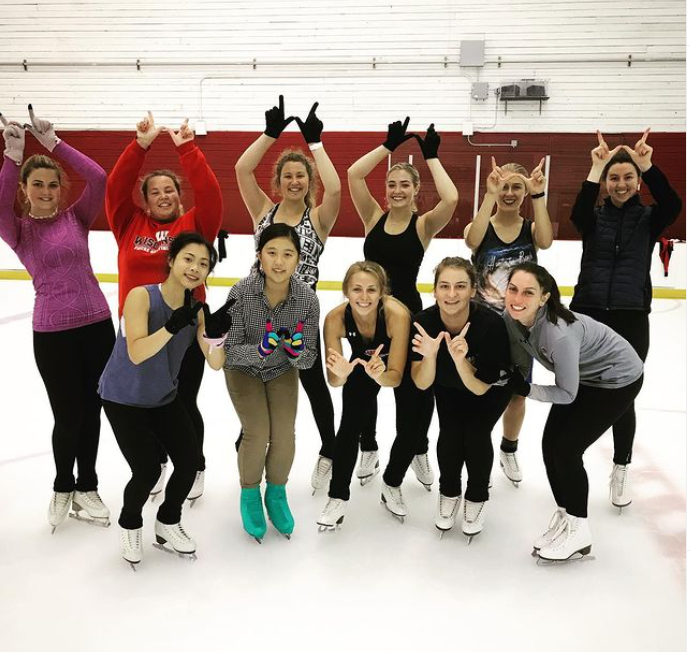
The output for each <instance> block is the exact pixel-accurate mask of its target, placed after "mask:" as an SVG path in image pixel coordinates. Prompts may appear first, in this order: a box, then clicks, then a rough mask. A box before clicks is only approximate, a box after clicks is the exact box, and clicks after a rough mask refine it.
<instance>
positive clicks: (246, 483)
mask: <svg viewBox="0 0 690 652" xmlns="http://www.w3.org/2000/svg"><path fill="white" fill-rule="evenodd" d="M225 382H226V384H227V386H228V392H229V393H230V398H231V399H232V404H233V405H234V406H235V412H237V416H238V417H239V418H240V422H241V423H242V432H243V435H242V443H241V444H240V450H239V454H238V456H237V465H238V467H239V470H240V485H241V486H242V487H244V488H249V487H258V486H259V485H260V484H261V480H262V478H263V475H264V468H265V469H266V480H267V481H268V482H270V483H271V484H286V483H287V480H288V475H290V469H291V468H292V460H293V459H294V457H295V417H296V415H297V393H298V388H299V384H298V373H297V370H296V369H290V370H289V371H286V372H285V373H284V374H282V375H280V376H278V378H274V379H273V380H269V381H268V382H266V383H265V382H264V381H263V380H261V378H254V377H252V376H248V375H247V374H245V373H244V372H242V371H238V370H236V369H232V370H230V371H228V370H225Z"/></svg>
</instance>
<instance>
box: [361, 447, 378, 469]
mask: <svg viewBox="0 0 690 652" xmlns="http://www.w3.org/2000/svg"><path fill="white" fill-rule="evenodd" d="M378 458H379V452H378V451H362V462H361V463H360V467H361V468H363V469H367V470H369V467H372V468H373V467H374V465H375V464H376V462H377V461H378Z"/></svg>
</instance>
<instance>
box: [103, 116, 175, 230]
mask: <svg viewBox="0 0 690 652" xmlns="http://www.w3.org/2000/svg"><path fill="white" fill-rule="evenodd" d="M163 129H164V127H156V124H155V122H154V119H153V114H152V113H151V111H149V112H148V117H146V118H144V119H143V120H141V121H140V122H138V123H137V136H136V139H135V140H133V141H132V142H131V143H130V144H129V145H127V147H125V149H124V151H123V152H122V154H120V158H118V159H117V162H116V163H115V166H114V167H113V169H112V170H111V171H110V174H109V175H108V181H107V183H106V187H105V216H106V218H107V220H108V226H109V227H110V230H111V231H112V232H113V234H114V235H115V239H116V240H118V241H119V240H120V239H121V237H122V236H123V235H124V232H125V230H126V229H127V226H128V224H129V222H130V221H131V219H132V217H133V216H134V213H135V211H136V210H137V205H136V204H135V203H134V200H133V199H132V193H133V192H134V189H135V187H136V184H137V179H138V178H139V174H140V172H141V168H142V166H143V165H144V159H145V157H146V151H147V150H148V148H149V147H150V146H151V143H153V141H154V140H155V139H156V138H157V137H158V135H159V134H160V133H161V131H163Z"/></svg>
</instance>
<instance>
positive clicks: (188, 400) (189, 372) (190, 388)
mask: <svg viewBox="0 0 690 652" xmlns="http://www.w3.org/2000/svg"><path fill="white" fill-rule="evenodd" d="M205 368H206V359H205V358H204V354H203V352H202V351H201V349H200V348H199V344H198V343H197V341H196V339H195V340H194V341H193V342H192V344H191V345H190V347H189V348H188V349H187V352H186V353H185V354H184V358H182V366H181V367H180V373H179V375H178V376H177V395H178V396H179V398H180V400H181V401H182V405H184V408H185V410H187V414H188V415H189V418H190V419H191V421H192V425H193V426H194V434H195V435H196V440H197V444H198V447H199V468H198V469H197V471H205V470H206V458H205V457H204V418H203V417H202V416H201V412H199V407H198V405H197V397H198V395H199V388H200V387H201V381H202V380H203V378H204V369H205ZM158 461H159V464H165V463H166V462H167V461H168V454H167V452H166V450H165V448H164V447H163V446H162V445H159V446H158ZM158 473H159V474H160V468H159V469H158Z"/></svg>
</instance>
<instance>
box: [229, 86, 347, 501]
mask: <svg viewBox="0 0 690 652" xmlns="http://www.w3.org/2000/svg"><path fill="white" fill-rule="evenodd" d="M318 105H319V103H318V102H315V103H314V105H313V106H312V108H311V111H310V112H309V115H308V116H307V118H306V120H304V122H303V121H302V120H300V118H298V117H295V116H289V117H286V116H285V106H284V102H283V96H282V95H281V96H280V98H279V101H278V106H274V107H273V108H272V109H270V110H268V111H266V129H265V131H264V133H263V134H261V135H260V136H259V137H258V138H257V139H256V140H255V141H254V142H253V143H252V144H251V145H250V146H249V147H248V148H247V150H246V151H245V152H244V154H242V156H241V157H240V158H239V160H238V161H237V163H236V164H235V174H236V176H237V184H238V186H239V189H240V194H241V195H242V199H243V200H244V203H245V205H246V207H247V210H248V211H249V214H250V215H251V218H252V223H253V225H254V230H255V231H256V230H260V229H263V228H265V227H266V226H268V224H273V223H284V224H288V225H289V226H292V227H294V228H295V230H296V231H297V232H298V234H299V236H300V243H301V253H300V261H299V263H300V264H299V267H298V272H299V275H298V278H300V280H302V281H304V282H305V283H309V284H310V285H311V286H312V287H313V289H314V291H316V280H317V279H318V274H319V271H318V267H317V265H318V262H319V256H320V255H321V252H322V251H323V246H324V244H325V242H326V239H327V238H328V235H329V234H330V232H331V229H332V228H333V225H334V224H335V220H336V218H337V217H338V211H339V210H340V179H339V178H338V173H337V172H336V170H335V168H334V167H333V163H331V159H330V158H329V157H328V154H326V150H325V148H324V146H323V143H322V142H321V132H322V131H323V123H322V122H321V120H319V118H318V117H317V116H316V108H317V107H318ZM293 120H294V121H296V122H297V124H298V125H299V128H300V130H301V132H302V135H303V136H304V139H305V141H306V142H307V145H308V146H309V150H310V152H311V155H312V156H313V157H314V160H313V161H312V160H311V159H310V158H308V157H307V156H305V155H304V154H303V153H302V152H301V151H300V150H286V151H284V152H283V153H282V154H281V156H280V158H279V159H278V160H277V162H276V164H275V167H274V171H273V175H272V177H273V179H272V186H273V190H274V192H275V194H276V195H279V196H280V202H279V203H278V204H276V203H275V202H274V201H273V199H271V198H270V197H269V196H268V195H267V194H266V193H265V192H264V191H263V190H262V189H261V187H260V186H259V184H258V182H257V180H256V176H255V170H256V168H257V167H258V166H259V165H260V164H261V161H262V160H263V157H264V155H265V154H266V153H267V152H268V150H269V149H270V148H271V147H272V146H273V144H274V143H275V142H276V140H277V139H278V138H279V137H280V134H281V133H282V132H283V130H284V129H285V128H286V127H287V126H288V125H289V124H290V123H291V122H292V121H293ZM314 167H316V170H314ZM317 172H318V177H319V178H320V179H321V183H322V184H323V197H322V199H321V203H320V204H318V205H317V204H316V198H315V196H314V195H315V188H316V177H317ZM319 340H320V338H319ZM318 354H319V355H318V357H317V359H316V362H315V363H314V366H312V367H311V368H309V369H305V370H301V371H300V374H299V378H300V382H301V383H302V387H304V391H305V392H306V394H307V397H308V398H309V403H310V404H311V409H312V413H313V414H314V420H315V421H316V425H317V427H318V429H319V434H320V436H321V450H320V451H319V458H318V460H317V462H316V466H315V468H314V473H313V474H312V486H313V487H314V489H318V488H320V487H322V486H325V484H326V482H327V480H328V474H329V473H330V468H331V459H332V457H333V446H334V443H335V427H334V422H335V415H334V412H333V401H332V399H331V394H330V392H329V390H328V385H327V384H326V379H325V377H324V373H323V366H322V364H321V350H320V347H319V351H318ZM240 436H241V435H240Z"/></svg>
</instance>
